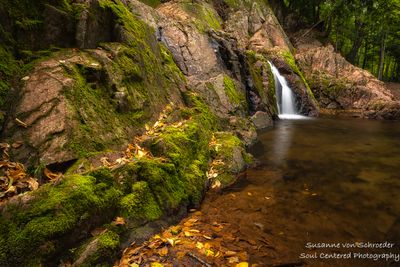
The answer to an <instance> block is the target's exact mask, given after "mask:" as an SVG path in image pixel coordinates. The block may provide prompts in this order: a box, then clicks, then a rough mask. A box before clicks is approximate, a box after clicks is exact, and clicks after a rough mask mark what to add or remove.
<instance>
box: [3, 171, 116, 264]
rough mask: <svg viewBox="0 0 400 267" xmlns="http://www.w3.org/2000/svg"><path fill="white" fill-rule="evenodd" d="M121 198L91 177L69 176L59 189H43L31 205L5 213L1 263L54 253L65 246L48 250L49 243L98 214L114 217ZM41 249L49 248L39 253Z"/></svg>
mask: <svg viewBox="0 0 400 267" xmlns="http://www.w3.org/2000/svg"><path fill="white" fill-rule="evenodd" d="M120 196H121V193H120V192H119V191H118V190H117V189H115V188H112V187H109V186H107V185H106V184H104V183H96V178H94V177H91V176H81V175H73V176H68V177H65V178H64V179H63V181H62V182H61V183H60V184H58V185H56V186H54V185H51V184H47V185H44V186H42V187H41V188H40V189H39V190H37V191H35V192H33V193H31V201H29V203H28V204H26V205H25V206H15V207H11V206H8V209H7V211H6V212H5V213H3V215H4V216H3V218H2V219H1V220H0V231H1V235H0V236H2V238H3V241H4V240H5V241H6V242H5V244H0V251H7V257H6V258H0V264H1V265H6V266H7V265H9V264H11V265H16V264H18V265H21V264H23V263H24V262H25V263H26V261H28V260H30V259H37V260H40V259H43V258H45V257H47V256H48V255H51V254H53V253H55V252H56V251H58V250H59V249H60V248H61V247H62V246H63V244H59V243H57V242H56V243H54V244H52V245H51V246H50V247H49V246H48V244H49V243H48V242H49V241H50V240H54V239H57V238H60V237H62V236H67V235H68V234H69V233H70V232H72V231H74V230H75V228H76V226H77V225H79V224H85V222H87V221H88V220H90V218H91V217H92V216H97V215H98V213H103V215H104V217H105V218H106V217H107V215H106V214H107V213H108V214H109V216H110V217H112V216H113V215H112V210H113V207H116V206H117V203H118V199H119V198H120ZM40 247H47V248H50V249H44V250H39V251H38V250H37V248H40ZM28 255H29V256H28Z"/></svg>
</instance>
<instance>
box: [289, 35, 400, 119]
mask: <svg viewBox="0 0 400 267" xmlns="http://www.w3.org/2000/svg"><path fill="white" fill-rule="evenodd" d="M297 51H298V52H297V54H296V61H297V62H298V64H299V66H300V67H301V70H302V72H303V73H304V75H305V77H306V78H307V80H308V81H309V84H310V87H311V89H312V91H313V93H314V95H315V97H316V98H317V100H318V102H319V104H320V105H321V107H323V108H326V109H332V110H352V111H353V112H354V111H355V112H356V113H358V114H359V116H361V117H366V118H377V119H400V109H399V108H400V103H399V102H397V101H395V98H394V96H393V94H392V93H391V92H390V90H388V88H386V85H385V84H384V83H383V82H381V81H379V80H378V79H376V78H375V77H374V76H373V75H372V74H371V73H369V72H368V71H366V70H363V69H360V68H358V67H355V66H353V65H352V64H350V63H348V62H347V61H346V60H345V59H344V58H343V57H342V56H341V55H340V54H338V53H336V52H335V51H334V48H333V46H332V45H327V46H322V45H321V44H320V43H319V42H317V41H313V42H307V44H304V43H303V44H301V43H300V44H299V45H298V50H297Z"/></svg>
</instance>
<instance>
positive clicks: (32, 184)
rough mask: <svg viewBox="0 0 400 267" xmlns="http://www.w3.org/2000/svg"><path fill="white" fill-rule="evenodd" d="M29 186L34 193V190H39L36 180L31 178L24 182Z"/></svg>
mask: <svg viewBox="0 0 400 267" xmlns="http://www.w3.org/2000/svg"><path fill="white" fill-rule="evenodd" d="M26 182H27V183H28V184H29V188H30V189H31V190H32V191H34V190H36V189H38V188H39V183H38V181H37V180H36V179H33V178H28V180H27V181H26Z"/></svg>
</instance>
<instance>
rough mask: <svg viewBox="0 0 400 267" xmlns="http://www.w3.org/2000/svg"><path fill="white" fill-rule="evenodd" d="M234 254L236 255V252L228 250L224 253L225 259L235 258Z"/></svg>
mask: <svg viewBox="0 0 400 267" xmlns="http://www.w3.org/2000/svg"><path fill="white" fill-rule="evenodd" d="M236 254H237V252H235V251H231V250H228V251H226V252H225V256H226V257H231V256H235V255H236Z"/></svg>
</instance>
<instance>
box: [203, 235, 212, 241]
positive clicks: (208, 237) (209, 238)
mask: <svg viewBox="0 0 400 267" xmlns="http://www.w3.org/2000/svg"><path fill="white" fill-rule="evenodd" d="M203 237H204V238H205V239H208V240H211V239H212V237H211V236H206V235H203Z"/></svg>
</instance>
